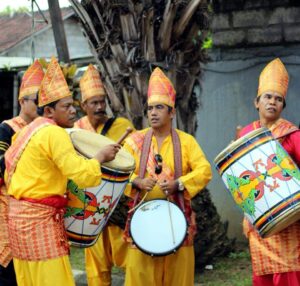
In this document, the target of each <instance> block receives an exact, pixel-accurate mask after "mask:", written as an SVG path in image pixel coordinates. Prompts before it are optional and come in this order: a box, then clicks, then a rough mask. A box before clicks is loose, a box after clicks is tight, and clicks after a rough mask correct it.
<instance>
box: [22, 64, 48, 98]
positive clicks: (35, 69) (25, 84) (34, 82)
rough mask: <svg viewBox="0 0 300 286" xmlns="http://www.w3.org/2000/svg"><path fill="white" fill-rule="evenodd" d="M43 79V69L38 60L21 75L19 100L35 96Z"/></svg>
mask: <svg viewBox="0 0 300 286" xmlns="http://www.w3.org/2000/svg"><path fill="white" fill-rule="evenodd" d="M43 78H44V71H43V67H42V65H41V64H40V62H39V61H38V60H35V61H34V63H33V64H32V65H31V66H30V67H29V68H28V69H27V70H26V72H25V73H24V75H23V78H22V83H21V86H20V92H19V99H21V98H23V97H24V96H28V95H31V94H36V93H37V92H38V91H39V89H40V86H41V83H42V80H43Z"/></svg>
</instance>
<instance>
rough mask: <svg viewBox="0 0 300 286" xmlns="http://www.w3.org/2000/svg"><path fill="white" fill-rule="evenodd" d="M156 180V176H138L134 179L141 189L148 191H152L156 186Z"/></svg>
mask: <svg viewBox="0 0 300 286" xmlns="http://www.w3.org/2000/svg"><path fill="white" fill-rule="evenodd" d="M156 182H157V180H156V179H154V178H144V179H141V178H139V177H137V178H135V179H134V180H133V184H134V185H136V186H137V187H138V188H139V189H140V190H145V191H147V192H149V191H151V190H152V189H153V188H154V186H155V184H156Z"/></svg>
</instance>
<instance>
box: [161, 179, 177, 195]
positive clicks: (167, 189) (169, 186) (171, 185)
mask: <svg viewBox="0 0 300 286" xmlns="http://www.w3.org/2000/svg"><path fill="white" fill-rule="evenodd" d="M159 186H160V188H161V189H162V191H163V192H164V194H165V195H166V196H167V197H168V196H170V195H173V194H174V193H175V192H177V190H178V182H177V181H176V180H170V181H167V180H165V181H163V182H160V183H159Z"/></svg>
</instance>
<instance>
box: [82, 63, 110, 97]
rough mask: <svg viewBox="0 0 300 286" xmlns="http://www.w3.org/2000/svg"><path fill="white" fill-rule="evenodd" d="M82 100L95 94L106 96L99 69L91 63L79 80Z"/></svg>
mask: <svg viewBox="0 0 300 286" xmlns="http://www.w3.org/2000/svg"><path fill="white" fill-rule="evenodd" d="M79 85H80V90H81V99H82V102H84V101H86V100H87V99H89V98H91V97H93V96H98V95H100V96H105V95H106V93H105V90H104V87H103V83H102V80H101V78H100V75H99V72H98V70H97V69H96V68H95V67H94V66H93V65H92V64H89V66H88V68H87V70H86V71H85V72H84V74H83V76H82V78H81V79H80V82H79Z"/></svg>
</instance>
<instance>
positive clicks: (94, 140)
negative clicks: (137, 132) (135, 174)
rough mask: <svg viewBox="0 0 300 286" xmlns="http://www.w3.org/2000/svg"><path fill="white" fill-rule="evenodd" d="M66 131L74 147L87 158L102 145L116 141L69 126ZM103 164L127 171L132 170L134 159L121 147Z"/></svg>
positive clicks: (93, 154) (94, 153) (92, 155)
mask: <svg viewBox="0 0 300 286" xmlns="http://www.w3.org/2000/svg"><path fill="white" fill-rule="evenodd" d="M66 131H67V132H68V133H69V135H70V138H71V140H72V143H73V145H74V147H75V149H76V150H77V151H78V152H79V153H80V154H81V155H84V156H85V157H87V158H92V157H94V156H95V155H96V154H97V152H98V151H99V150H100V149H101V148H103V147H104V146H106V145H109V144H114V143H116V142H114V141H113V140H111V139H109V138H107V137H105V136H102V135H100V134H97V133H94V132H91V131H88V130H84V129H77V128H71V129H66ZM103 166H105V167H108V168H110V169H114V170H118V171H124V172H127V171H133V170H134V168H135V161H134V158H133V157H132V156H131V154H129V153H128V152H127V151H126V150H125V149H123V148H122V149H121V150H120V151H119V152H118V153H117V155H116V158H115V159H114V160H112V161H110V162H105V163H103Z"/></svg>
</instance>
